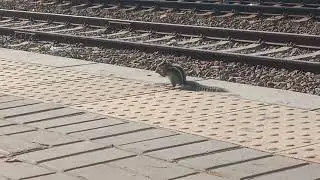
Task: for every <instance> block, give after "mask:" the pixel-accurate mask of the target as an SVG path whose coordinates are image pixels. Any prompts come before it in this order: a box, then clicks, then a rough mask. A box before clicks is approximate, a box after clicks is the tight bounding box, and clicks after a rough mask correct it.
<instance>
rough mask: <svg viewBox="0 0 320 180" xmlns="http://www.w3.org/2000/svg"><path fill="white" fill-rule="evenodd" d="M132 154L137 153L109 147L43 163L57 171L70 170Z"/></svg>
mask: <svg viewBox="0 0 320 180" xmlns="http://www.w3.org/2000/svg"><path fill="white" fill-rule="evenodd" d="M132 156H135V154H133V153H130V152H127V151H123V150H119V149H116V148H109V149H104V150H100V151H91V152H87V153H82V154H78V155H74V156H69V157H64V158H61V159H55V160H51V161H48V162H44V163H41V164H42V165H44V166H45V167H49V168H51V169H55V170H57V171H68V170H72V169H77V168H81V167H86V166H89V165H94V164H98V163H105V162H109V161H115V160H118V159H123V158H127V157H132Z"/></svg>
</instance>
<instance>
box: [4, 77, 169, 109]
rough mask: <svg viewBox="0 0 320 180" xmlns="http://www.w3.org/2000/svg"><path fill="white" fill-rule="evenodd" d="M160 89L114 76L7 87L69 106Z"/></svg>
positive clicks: (20, 92) (21, 93) (42, 99)
mask: <svg viewBox="0 0 320 180" xmlns="http://www.w3.org/2000/svg"><path fill="white" fill-rule="evenodd" d="M164 90H166V89H165V88H159V87H157V86H152V85H148V84H144V83H142V82H137V81H136V82H133V81H131V80H125V79H120V78H115V77H112V78H111V77H98V76H97V77H94V78H88V79H78V80H73V81H65V82H57V83H51V84H40V85H37V86H21V87H18V88H8V89H6V90H3V92H5V93H9V94H15V95H18V96H26V97H29V98H32V99H36V100H41V101H46V102H56V103H61V104H66V105H71V104H82V103H89V102H95V101H103V100H106V99H113V98H119V97H126V96H134V95H139V94H145V93H152V92H158V91H164Z"/></svg>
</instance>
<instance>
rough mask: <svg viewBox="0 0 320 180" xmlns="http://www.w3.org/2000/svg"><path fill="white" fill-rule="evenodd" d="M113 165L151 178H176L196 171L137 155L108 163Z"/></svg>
mask: <svg viewBox="0 0 320 180" xmlns="http://www.w3.org/2000/svg"><path fill="white" fill-rule="evenodd" d="M107 164H110V165H112V166H116V167H120V168H122V169H125V170H128V171H131V172H134V173H138V174H142V175H144V176H147V177H150V178H151V179H174V178H179V177H183V176H187V175H190V174H193V173H195V171H194V170H191V169H188V168H185V167H182V166H178V165H177V164H173V163H168V162H165V161H161V160H156V159H152V158H148V157H143V156H137V157H133V158H127V159H123V160H118V161H115V162H111V163H107Z"/></svg>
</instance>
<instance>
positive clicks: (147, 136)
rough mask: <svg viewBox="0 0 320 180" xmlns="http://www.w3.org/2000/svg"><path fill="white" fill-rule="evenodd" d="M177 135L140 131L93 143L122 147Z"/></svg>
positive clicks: (161, 131) (170, 132)
mask: <svg viewBox="0 0 320 180" xmlns="http://www.w3.org/2000/svg"><path fill="white" fill-rule="evenodd" d="M176 134H177V132H174V131H168V130H165V129H148V130H145V131H138V132H133V133H129V134H123V135H119V136H113V137H107V138H102V139H96V140H94V141H93V142H96V143H101V144H105V145H114V146H120V145H125V144H132V143H136V142H141V141H146V140H151V139H158V138H163V137H167V136H173V135H176Z"/></svg>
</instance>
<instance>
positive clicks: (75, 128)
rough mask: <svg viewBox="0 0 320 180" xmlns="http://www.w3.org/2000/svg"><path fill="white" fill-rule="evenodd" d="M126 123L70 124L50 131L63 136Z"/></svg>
mask: <svg viewBox="0 0 320 180" xmlns="http://www.w3.org/2000/svg"><path fill="white" fill-rule="evenodd" d="M124 123H125V122H124V121H121V120H118V119H101V120H96V121H89V122H83V123H78V124H70V125H66V126H60V127H55V128H50V131H56V132H60V133H63V134H71V133H76V132H81V131H87V130H92V129H98V128H103V127H108V126H113V125H118V124H124Z"/></svg>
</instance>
